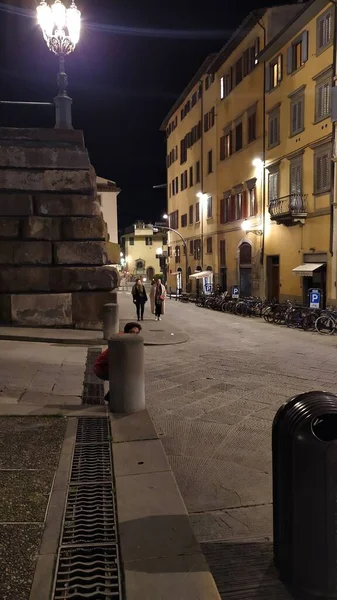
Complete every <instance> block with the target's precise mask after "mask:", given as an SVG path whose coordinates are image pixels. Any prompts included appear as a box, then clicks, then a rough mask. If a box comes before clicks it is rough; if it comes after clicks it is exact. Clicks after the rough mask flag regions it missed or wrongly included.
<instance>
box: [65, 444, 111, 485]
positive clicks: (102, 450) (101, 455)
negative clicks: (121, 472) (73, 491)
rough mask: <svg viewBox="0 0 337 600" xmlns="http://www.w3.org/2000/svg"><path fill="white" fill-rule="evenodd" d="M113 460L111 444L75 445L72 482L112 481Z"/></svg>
mask: <svg viewBox="0 0 337 600" xmlns="http://www.w3.org/2000/svg"><path fill="white" fill-rule="evenodd" d="M111 478H112V461H111V456H110V445H109V444H88V445H87V446H86V445H84V444H81V445H80V446H75V451H74V457H73V465H72V470H71V477H70V481H71V483H77V482H80V483H82V484H83V483H87V482H95V483H102V482H104V481H107V480H109V481H111Z"/></svg>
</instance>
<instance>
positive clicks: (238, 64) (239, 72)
mask: <svg viewBox="0 0 337 600" xmlns="http://www.w3.org/2000/svg"><path fill="white" fill-rule="evenodd" d="M242 62H243V61H242V56H240V58H239V60H237V61H236V63H235V85H238V84H239V83H240V81H242V78H243V70H242Z"/></svg>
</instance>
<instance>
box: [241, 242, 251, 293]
mask: <svg viewBox="0 0 337 600" xmlns="http://www.w3.org/2000/svg"><path fill="white" fill-rule="evenodd" d="M239 269H240V293H241V295H242V296H251V293H252V247H251V245H250V244H249V243H248V242H242V244H241V245H240V247H239Z"/></svg>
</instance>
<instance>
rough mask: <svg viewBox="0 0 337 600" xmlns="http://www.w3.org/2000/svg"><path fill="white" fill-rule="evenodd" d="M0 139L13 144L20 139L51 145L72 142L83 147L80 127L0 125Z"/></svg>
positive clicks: (19, 141) (17, 142)
mask: <svg viewBox="0 0 337 600" xmlns="http://www.w3.org/2000/svg"><path fill="white" fill-rule="evenodd" d="M0 140H6V141H7V140H10V141H11V142H12V143H13V144H14V143H16V144H21V142H22V141H31V142H48V143H50V144H51V145H55V146H57V145H58V144H64V143H67V144H74V145H76V146H79V147H82V148H83V147H84V139H83V131H81V130H80V129H50V128H48V129H43V128H42V127H30V128H28V127H25V128H23V127H0Z"/></svg>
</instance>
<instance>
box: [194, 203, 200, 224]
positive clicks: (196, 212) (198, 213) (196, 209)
mask: <svg viewBox="0 0 337 600" xmlns="http://www.w3.org/2000/svg"><path fill="white" fill-rule="evenodd" d="M199 221H200V203H199V202H197V203H196V205H195V222H196V223H199Z"/></svg>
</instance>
